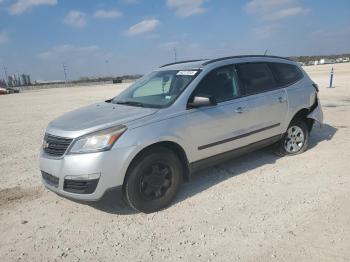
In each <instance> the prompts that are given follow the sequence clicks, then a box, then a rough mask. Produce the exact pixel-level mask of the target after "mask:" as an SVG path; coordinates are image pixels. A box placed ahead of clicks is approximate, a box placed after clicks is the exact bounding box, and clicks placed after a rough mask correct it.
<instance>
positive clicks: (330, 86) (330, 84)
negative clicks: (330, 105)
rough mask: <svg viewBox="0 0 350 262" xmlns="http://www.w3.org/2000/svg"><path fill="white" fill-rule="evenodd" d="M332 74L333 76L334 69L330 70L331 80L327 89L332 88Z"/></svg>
mask: <svg viewBox="0 0 350 262" xmlns="http://www.w3.org/2000/svg"><path fill="white" fill-rule="evenodd" d="M333 74H334V69H333V67H332V70H331V79H330V81H329V88H332V87H333Z"/></svg>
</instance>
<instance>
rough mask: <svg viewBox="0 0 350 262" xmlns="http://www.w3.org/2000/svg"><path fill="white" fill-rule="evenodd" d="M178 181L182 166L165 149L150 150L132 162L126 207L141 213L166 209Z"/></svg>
mask: <svg viewBox="0 0 350 262" xmlns="http://www.w3.org/2000/svg"><path fill="white" fill-rule="evenodd" d="M181 181H182V165H181V163H180V161H179V159H178V157H177V156H176V155H175V154H174V153H173V152H172V151H170V150H169V149H167V148H162V147H159V148H154V149H151V150H147V151H145V152H144V153H142V154H141V155H140V156H139V157H138V158H137V159H136V160H135V161H134V163H132V165H131V167H130V169H129V171H128V174H127V179H126V184H125V196H126V200H127V202H128V204H129V205H130V206H131V207H132V208H134V209H136V210H138V211H140V212H144V213H151V212H155V211H158V210H160V209H162V208H165V207H167V206H168V205H169V204H170V203H171V202H172V200H173V199H174V197H175V195H176V193H177V191H178V188H179V185H180V184H181Z"/></svg>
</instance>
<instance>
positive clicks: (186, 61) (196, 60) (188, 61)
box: [160, 59, 205, 68]
mask: <svg viewBox="0 0 350 262" xmlns="http://www.w3.org/2000/svg"><path fill="white" fill-rule="evenodd" d="M204 60H205V59H195V60H185V61H179V62H174V63H169V64H165V65H162V66H160V68H161V67H165V66H170V65H176V64H183V63H190V62H199V61H204Z"/></svg>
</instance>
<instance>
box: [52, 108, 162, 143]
mask: <svg viewBox="0 0 350 262" xmlns="http://www.w3.org/2000/svg"><path fill="white" fill-rule="evenodd" d="M158 110H159V109H154V108H143V107H135V106H127V105H118V104H112V103H107V102H104V103H98V104H93V105H90V106H86V107H82V108H79V109H77V110H74V111H71V112H69V113H66V114H64V115H62V116H60V117H58V118H56V119H55V120H53V121H52V122H51V123H50V124H49V126H48V128H47V130H46V132H48V133H50V134H52V135H57V136H63V137H73V138H74V137H78V136H81V135H84V134H87V133H90V132H93V131H97V130H101V129H104V128H108V127H112V126H116V125H119V124H127V123H129V122H131V121H134V120H137V119H140V118H143V117H146V116H149V115H152V114H154V113H156V112H157V111H158Z"/></svg>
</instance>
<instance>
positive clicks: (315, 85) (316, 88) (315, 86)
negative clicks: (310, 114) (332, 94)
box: [312, 83, 320, 92]
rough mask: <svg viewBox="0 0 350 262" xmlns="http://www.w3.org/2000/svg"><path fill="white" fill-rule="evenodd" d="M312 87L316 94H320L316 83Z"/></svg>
mask: <svg viewBox="0 0 350 262" xmlns="http://www.w3.org/2000/svg"><path fill="white" fill-rule="evenodd" d="M312 86H313V87H314V88H315V90H316V92H319V91H320V90H319V89H318V85H317V84H316V83H313V84H312Z"/></svg>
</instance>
